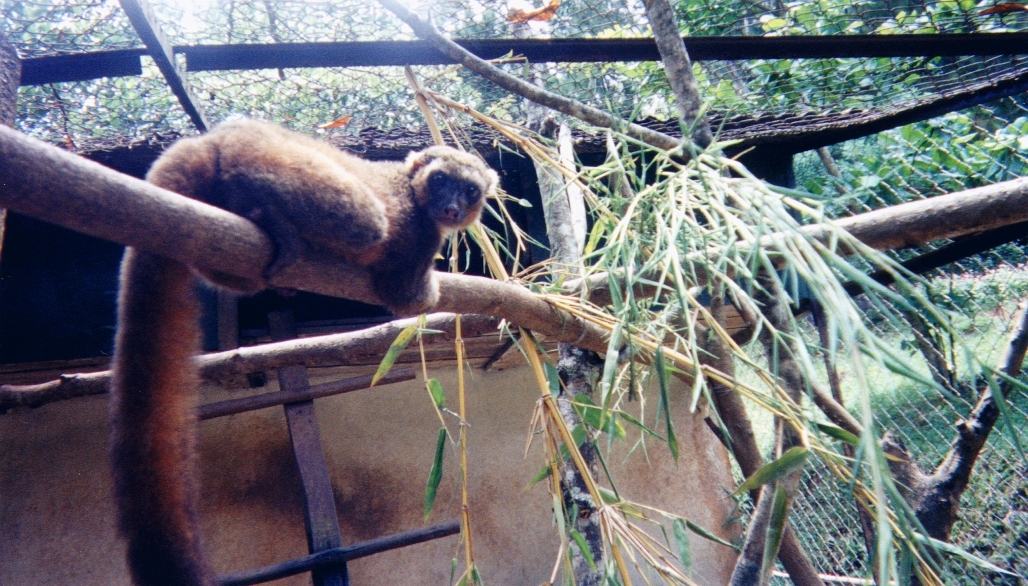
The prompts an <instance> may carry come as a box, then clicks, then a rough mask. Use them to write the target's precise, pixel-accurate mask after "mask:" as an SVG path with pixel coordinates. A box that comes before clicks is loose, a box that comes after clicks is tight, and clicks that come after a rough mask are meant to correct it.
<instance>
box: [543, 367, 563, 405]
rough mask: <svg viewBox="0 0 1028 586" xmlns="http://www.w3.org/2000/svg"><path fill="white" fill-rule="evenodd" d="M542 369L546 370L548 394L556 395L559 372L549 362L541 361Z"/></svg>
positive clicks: (557, 392)
mask: <svg viewBox="0 0 1028 586" xmlns="http://www.w3.org/2000/svg"><path fill="white" fill-rule="evenodd" d="M543 370H545V371H546V382H548V383H549V384H550V394H551V395H553V396H554V397H556V396H557V395H559V394H560V373H559V372H557V367H555V366H553V365H552V364H550V363H549V362H543Z"/></svg>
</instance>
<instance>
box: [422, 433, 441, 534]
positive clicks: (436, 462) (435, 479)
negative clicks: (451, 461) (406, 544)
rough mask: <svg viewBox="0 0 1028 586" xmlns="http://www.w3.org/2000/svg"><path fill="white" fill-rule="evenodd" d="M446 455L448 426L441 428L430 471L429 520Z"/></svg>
mask: <svg viewBox="0 0 1028 586" xmlns="http://www.w3.org/2000/svg"><path fill="white" fill-rule="evenodd" d="M445 455H446V428H445V427H441V428H439V437H438V438H437V439H436V442H435V459H433V461H432V470H430V471H429V473H428V484H427V485H426V486H425V520H426V521H427V520H428V515H429V513H431V512H432V505H434V504H435V495H436V491H438V490H439V482H440V481H442V479H443V456H445Z"/></svg>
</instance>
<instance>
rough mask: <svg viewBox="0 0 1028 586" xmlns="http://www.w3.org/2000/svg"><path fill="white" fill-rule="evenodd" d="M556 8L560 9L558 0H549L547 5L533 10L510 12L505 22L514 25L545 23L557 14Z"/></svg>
mask: <svg viewBox="0 0 1028 586" xmlns="http://www.w3.org/2000/svg"><path fill="white" fill-rule="evenodd" d="M558 8H560V0H550V3H549V4H547V5H546V6H543V7H542V8H536V9H535V10H511V11H510V12H508V13H507V20H508V21H509V22H513V23H515V24H518V23H522V22H528V21H530V20H538V21H547V20H550V19H551V18H553V15H554V14H557V9H558Z"/></svg>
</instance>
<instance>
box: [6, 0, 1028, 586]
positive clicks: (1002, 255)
mask: <svg viewBox="0 0 1028 586" xmlns="http://www.w3.org/2000/svg"><path fill="white" fill-rule="evenodd" d="M153 5H154V8H155V12H156V14H157V16H158V19H159V20H160V22H161V24H162V26H163V27H164V30H165V32H166V33H167V34H168V36H169V38H170V39H171V42H172V43H173V44H175V45H197V44H243V43H300V42H310V43H314V42H325V41H332V42H340V41H376V40H397V39H401V40H403V39H413V36H412V35H411V34H410V32H409V31H407V30H406V28H405V27H404V26H403V25H402V24H401V23H400V22H399V21H398V20H396V19H395V18H393V17H392V16H391V15H389V14H388V13H386V12H384V11H383V10H382V9H381V8H380V7H378V5H377V4H375V3H373V2H370V3H369V2H349V1H343V2H308V1H293V0H274V1H272V0H268V1H265V2H261V3H249V2H247V3H244V2H236V1H235V0H211V1H209V2H195V3H192V4H180V3H177V2H173V1H171V0H162V1H159V2H153ZM541 6H542V4H541V3H536V4H534V5H533V4H532V3H531V2H528V1H525V2H514V1H511V2H482V3H479V4H475V5H473V6H472V5H470V4H468V3H465V2H456V1H451V0H444V1H441V2H434V3H421V4H419V5H415V6H413V8H415V9H416V10H422V11H423V13H428V14H431V15H432V18H433V20H434V22H435V23H436V24H437V26H439V27H440V29H442V30H443V31H444V32H446V33H447V34H449V35H451V36H453V37H455V38H464V39H473V38H509V37H521V38H524V37H529V38H532V37H553V38H631V37H640V36H646V35H648V27H647V25H646V24H645V17H644V11H643V8H642V5H641V2H637V1H629V2H602V1H597V0H563V1H562V2H560V3H559V7H558V9H557V11H556V13H555V14H554V16H553V18H552V19H550V20H548V21H536V22H529V23H520V24H519V23H517V22H515V21H516V20H518V19H517V18H514V17H513V16H512V15H514V14H516V13H517V11H518V10H522V11H525V10H530V9H532V8H538V7H541ZM991 6H992V4H991V3H975V2H954V1H943V2H853V3H841V2H840V3H833V2H796V3H781V2H774V3H772V2H767V3H762V2H745V3H730V6H727V7H726V6H725V5H724V3H718V2H713V1H708V0H689V1H684V2H680V3H678V4H677V8H678V16H679V19H680V22H681V24H682V27H683V34H687V35H696V36H730V35H799V34H820V35H845V34H870V33H882V34H885V33H893V34H895V33H974V32H1011V31H1024V30H1028V11H1024V10H1010V11H999V12H996V11H993V12H990V11H989V8H990V7H991ZM0 9H2V14H3V19H2V20H0V32H2V33H3V34H5V35H7V36H8V37H9V38H10V39H11V40H13V41H14V42H15V43H16V44H17V47H18V50H19V53H20V54H21V56H22V57H23V58H26V59H28V58H38V57H46V56H54V55H66V54H77V53H83V52H91V51H101V50H103V51H110V50H116V49H138V48H140V47H142V43H141V42H140V41H139V38H138V36H137V35H136V33H135V32H134V30H133V29H132V26H131V25H130V23H129V21H128V19H127V18H126V17H125V15H124V13H123V11H122V10H121V7H120V5H119V4H118V2H116V1H109V0H81V1H75V0H60V1H56V2H14V1H12V0H0ZM186 65H188V63H187V64H186ZM504 67H506V68H507V70H508V71H509V72H511V73H514V74H518V75H521V74H523V73H524V72H525V67H526V64H524V63H510V64H506V65H504ZM533 67H535V68H536V69H535V71H536V73H538V74H540V75H541V77H542V78H543V79H544V81H545V83H546V85H547V87H548V88H549V89H551V90H554V91H556V92H558V93H561V94H564V95H568V96H572V97H575V98H576V99H579V100H582V101H585V102H587V103H591V104H593V105H596V106H599V107H602V108H605V109H608V110H611V111H614V112H615V113H617V114H619V115H622V116H626V117H656V118H669V117H671V116H672V112H673V109H672V108H671V106H670V103H671V98H670V96H669V95H668V93H667V90H666V89H665V88H666V87H667V84H666V83H664V81H665V80H664V77H663V75H664V73H663V68H662V67H661V66H660V64H659V63H625V62H616V61H614V62H608V63H563V64H545V65H533ZM417 71H418V74H419V75H420V76H421V77H422V78H423V80H424V82H425V83H426V85H428V86H429V87H432V88H435V89H438V90H440V91H442V92H443V93H445V94H446V95H447V96H449V97H451V98H453V99H457V100H459V101H462V102H464V103H467V104H469V105H471V106H473V107H476V108H478V109H481V110H483V111H485V112H487V113H489V114H491V115H494V116H496V117H498V118H502V119H505V120H510V121H513V122H522V121H524V118H525V113H524V110H523V105H522V100H521V99H520V98H518V97H515V96H512V95H510V94H508V93H506V92H504V91H502V90H499V89H497V88H496V87H494V86H492V85H490V84H488V83H486V82H484V81H482V80H481V79H479V78H478V77H476V76H474V75H472V74H469V73H467V72H465V71H463V70H461V69H459V68H457V67H448V66H426V67H419V68H418V69H417ZM694 71H695V72H696V74H697V77H698V80H699V82H700V85H701V92H702V93H703V95H705V96H708V97H709V98H710V99H711V101H712V105H711V108H712V112H713V114H714V118H715V120H720V121H724V120H729V119H742V120H746V119H752V120H753V121H754V122H753V125H754V126H756V125H759V124H763V122H761V120H762V119H763V118H766V117H768V116H778V117H784V118H782V119H783V120H785V122H784V123H782V124H783V126H782V128H783V130H788V128H790V127H791V128H796V127H797V126H799V125H802V124H804V123H805V120H806V119H808V118H810V117H813V116H824V115H827V114H833V113H834V114H839V115H850V114H854V113H856V114H859V113H861V112H872V111H873V112H877V113H882V112H897V111H903V110H906V109H910V108H912V107H914V106H916V105H919V104H923V103H925V102H927V101H930V100H933V99H936V98H939V97H942V96H952V95H956V94H960V93H961V92H965V93H973V92H975V91H979V90H982V89H983V88H985V89H987V88H988V87H989V86H990V84H995V83H998V82H1001V81H1007V80H1011V79H1018V78H1020V77H1021V76H1025V75H1028V61H1026V59H1025V57H1024V56H1017V55H1002V56H990V57H976V56H956V57H880V58H863V59H859V58H823V59H803V60H786V59H752V60H737V61H717V60H708V61H702V62H698V63H696V64H695V67H694ZM189 81H190V83H191V85H192V86H193V90H194V93H195V95H196V96H197V98H198V100H199V102H200V104H201V105H202V107H203V108H204V110H205V111H206V112H207V114H208V117H209V118H210V119H211V120H212V121H215V122H216V121H220V120H223V119H225V118H227V117H229V116H231V115H247V116H254V117H260V118H266V119H270V120H275V121H278V122H281V123H284V124H286V125H289V126H292V127H294V128H297V129H301V130H305V131H308V132H321V133H324V134H329V135H333V136H336V137H337V138H338V137H342V138H354V137H359V135H360V134H361V133H362V132H364V131H366V130H367V129H376V130H379V131H386V130H391V129H396V130H399V131H409V132H414V131H417V130H419V129H420V128H421V127H422V126H423V121H422V118H421V114H420V112H419V111H418V110H417V108H416V106H415V105H414V103H413V100H411V97H412V91H411V90H410V88H409V87H408V85H407V82H406V81H405V79H404V76H403V71H402V69H401V68H398V67H361V68H345V69H344V68H290V69H281V70H277V69H267V70H233V71H198V72H191V73H190V74H189ZM857 119H859V116H853V117H852V120H857ZM332 121H345V122H340V123H339V124H337V125H336V126H337V127H336V128H332V129H319V126H321V125H324V124H326V123H329V122H332ZM18 124H19V127H20V129H21V130H23V131H25V132H28V133H30V134H33V135H36V136H39V137H41V138H44V139H45V140H48V141H50V142H54V143H57V144H62V145H64V146H66V147H68V148H70V149H72V150H92V149H96V148H100V147H104V146H110V145H113V144H119V145H123V144H129V143H131V142H134V141H138V140H149V139H152V138H153V137H155V136H156V137H160V136H166V135H169V134H171V135H173V134H177V133H191V132H193V131H194V130H193V127H192V125H191V123H190V121H189V118H188V117H187V116H186V115H185V113H184V112H183V110H182V108H181V106H180V105H179V103H178V102H177V100H176V99H175V97H174V96H173V94H172V93H171V91H170V90H169V89H168V86H167V84H166V82H165V80H164V78H163V77H162V76H161V74H160V72H159V71H158V70H157V68H156V67H155V66H153V65H152V64H150V63H149V61H148V60H144V68H143V75H141V76H130V77H117V78H105V79H99V80H91V81H77V82H65V83H52V84H45V85H35V86H25V87H23V88H22V90H21V92H20V94H19V119H18ZM715 126H717V125H715ZM826 162H832V163H834V164H835V166H837V167H838V171H828V170H826ZM1026 166H1028V100H1026V98H1025V96H1024V95H1023V94H1022V95H1019V96H1014V97H1011V98H1005V99H1002V100H999V101H993V102H989V103H987V104H984V105H978V106H974V107H972V108H966V109H962V110H959V111H956V112H952V113H949V114H946V115H944V116H939V117H936V118H932V119H930V120H928V121H925V122H920V123H917V124H911V125H907V126H903V127H900V128H895V129H893V130H889V131H887V132H884V133H880V134H875V135H872V136H869V137H866V138H862V139H857V140H852V141H849V142H845V143H841V144H837V145H833V146H831V147H830V148H827V149H822V150H821V151H819V152H814V151H809V152H805V153H800V154H799V155H798V156H797V158H796V172H797V179H798V183H799V185H800V187H803V188H805V189H807V190H808V191H810V192H811V193H812V194H814V195H815V196H818V197H821V198H823V199H824V200H825V202H826V205H827V206H828V208H829V209H830V210H831V211H833V212H834V213H836V214H838V215H846V214H851V213H859V212H862V211H867V210H870V209H877V208H880V207H884V206H888V205H893V204H896V203H900V202H903V201H909V200H912V199H919V198H925V197H931V196H934V195H939V194H943V193H949V192H953V191H959V190H961V189H966V188H969V187H975V186H979V185H987V184H991V183H995V182H998V181H1003V180H1007V179H1012V178H1015V177H1019V176H1024V175H1025V174H1026V173H1025V170H1026ZM830 168H831V166H829V167H828V169H830ZM833 175H837V176H834V177H833ZM949 244H951V243H948V242H940V243H934V244H933V245H931V246H926V247H923V248H921V249H918V250H908V251H904V252H903V253H902V256H901V259H906V258H910V257H913V256H917V255H921V254H924V253H926V252H930V251H932V250H937V249H939V248H941V247H943V246H946V245H949ZM1026 252H1028V248H1026V247H1025V242H1024V240H1021V241H1015V242H1011V243H1008V244H1005V245H1002V246H999V247H997V248H993V249H992V250H990V251H988V252H985V253H976V254H974V255H973V256H970V257H967V258H964V259H963V260H961V261H959V262H956V263H951V264H947V265H946V266H943V267H940V268H938V269H936V270H934V271H932V272H930V273H927V274H926V275H925V282H924V283H923V285H922V288H923V292H924V294H926V295H928V296H929V297H930V298H932V299H933V300H934V301H935V302H936V303H937V304H938V305H939V306H940V307H942V308H943V309H944V310H945V311H947V312H950V315H951V316H952V317H953V320H952V321H953V323H954V325H955V327H956V328H957V332H956V334H959V337H960V342H961V343H962V344H963V345H965V346H966V347H969V348H970V349H971V350H973V351H974V352H975V353H977V354H978V355H979V356H982V357H986V358H988V359H990V360H991V361H992V362H993V363H995V360H996V358H997V357H998V355H999V353H1000V352H1001V351H1002V349H1003V347H1004V344H1005V343H1006V335H1007V333H1008V332H1009V331H1010V330H1011V328H1012V326H1013V319H1014V309H1015V305H1016V304H1017V302H1018V301H1020V300H1024V299H1026V298H1028V264H1026V263H1028V254H1026ZM867 310H868V313H869V315H870V316H871V319H873V314H874V311H875V308H873V307H869V308H867ZM921 323H923V324H924V332H923V333H924V336H925V337H926V338H927V339H929V340H931V341H933V343H934V344H933V345H934V346H935V347H936V349H938V350H939V351H940V355H941V356H926V354H925V350H924V347H923V344H922V345H919V344H918V341H917V340H914V339H910V340H903V341H902V342H903V345H904V347H905V348H907V349H908V350H909V354H910V357H911V362H912V363H916V364H919V365H922V368H923V369H924V370H925V372H926V373H929V375H930V376H933V377H935V378H936V379H937V380H941V381H942V382H944V383H946V384H948V385H949V386H950V387H952V389H951V392H950V393H949V394H946V395H941V394H939V393H938V392H937V391H934V390H931V389H929V388H928V387H924V388H919V387H917V386H916V385H914V384H913V383H911V382H910V381H909V380H899V379H897V378H894V377H890V376H889V375H888V373H884V372H883V373H877V374H875V377H876V378H874V379H873V381H872V382H873V384H872V387H873V388H874V390H875V394H874V396H873V398H872V400H873V405H874V407H875V409H876V414H877V418H878V419H877V422H878V424H879V426H880V429H881V430H889V431H892V432H894V433H895V434H896V435H897V436H898V437H899V438H900V439H902V441H903V442H904V443H905V444H906V446H907V447H908V448H909V449H910V450H911V452H912V453H913V454H914V456H915V457H916V459H917V461H918V463H919V464H920V465H921V466H922V467H923V468H924V469H925V470H930V469H931V468H933V467H934V466H935V465H936V464H938V462H939V461H940V459H941V458H942V457H943V455H945V453H946V451H947V450H948V448H949V444H950V442H951V441H952V438H953V435H954V427H953V423H954V422H955V421H956V420H957V419H959V418H960V417H964V416H966V415H967V413H968V412H969V410H970V409H971V407H972V406H973V404H974V401H975V394H974V393H975V388H974V387H975V384H974V381H973V380H971V379H970V378H969V377H970V375H969V373H968V372H966V370H967V369H966V368H965V365H966V359H965V357H964V356H963V355H962V353H961V352H962V350H961V348H962V346H961V344H958V343H956V342H957V341H956V340H954V339H952V336H954V335H955V334H954V332H947V331H943V330H942V329H939V328H935V327H934V326H933V324H932V322H931V319H930V316H923V320H922V322H921ZM879 326H880V328H881V333H882V335H884V336H887V337H888V336H893V337H896V336H900V335H901V334H900V333H899V332H898V331H895V330H893V329H890V325H889V323H887V322H883V323H880V324H879ZM931 369H934V371H932V370H931ZM842 374H843V376H844V377H845V376H846V373H842ZM1007 406H1008V409H1007V411H1006V413H1005V417H1004V418H1003V419H1001V422H1000V424H999V425H998V426H997V428H996V429H995V430H994V432H993V434H992V437H991V438H990V442H989V445H988V447H987V448H986V450H985V452H983V454H982V455H981V457H980V459H979V461H978V464H977V467H976V470H975V473H974V475H973V476H972V481H971V485H970V487H969V488H968V490H967V492H966V493H965V495H964V497H963V500H962V505H963V512H962V515H961V520H960V521H959V522H958V524H957V526H956V528H955V529H954V536H955V543H956V544H957V545H959V546H961V547H964V548H966V549H967V550H968V551H970V552H972V553H974V554H976V555H979V556H981V557H983V558H985V559H988V560H990V561H992V562H993V563H995V564H997V565H998V566H1000V567H1002V568H1006V569H1009V570H1015V571H1019V572H1021V573H1022V574H1023V573H1028V562H1026V560H1028V460H1026V458H1025V455H1024V454H1025V451H1024V450H1025V449H1026V448H1028V445H1026V444H1028V441H1025V440H1020V443H1018V442H1019V440H1018V434H1019V433H1020V431H1021V430H1022V429H1023V428H1024V427H1025V425H1026V419H1028V397H1025V396H1015V397H1012V398H1011V400H1010V401H1009V402H1008V403H1007ZM791 518H792V522H793V524H794V527H795V528H796V531H797V533H798V535H799V537H800V539H801V541H802V542H803V544H804V546H805V547H806V548H807V550H808V552H809V553H810V554H811V558H812V559H813V560H814V562H815V564H816V565H817V567H818V568H819V570H820V571H822V572H824V573H825V574H828V575H832V576H843V577H854V576H866V575H868V573H869V572H870V568H869V567H868V565H867V563H866V560H867V559H869V558H868V554H867V551H866V549H865V544H864V535H863V532H862V531H861V529H860V522H859V519H858V515H857V510H856V505H855V504H854V502H853V499H852V497H851V496H850V495H848V494H847V489H846V487H844V486H839V485H838V483H837V482H836V481H835V480H834V479H833V478H831V477H830V475H829V474H827V473H826V472H825V471H824V470H822V469H820V468H817V467H813V468H811V469H810V470H809V471H808V472H807V474H806V476H805V480H804V483H803V486H802V497H801V498H800V499H799V500H798V501H797V503H796V505H795V509H794V512H793V514H792V517H791ZM1003 580H1008V578H1004V577H1001V576H999V575H996V574H993V573H990V572H987V571H985V570H980V569H978V568H976V567H973V566H969V565H962V566H961V567H960V568H956V567H954V568H952V569H951V571H950V572H949V573H948V575H947V579H946V583H947V584H986V583H989V584H992V583H1005V582H1003ZM1011 583H1012V582H1011Z"/></svg>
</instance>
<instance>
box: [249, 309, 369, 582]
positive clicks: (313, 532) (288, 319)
mask: <svg viewBox="0 0 1028 586" xmlns="http://www.w3.org/2000/svg"><path fill="white" fill-rule="evenodd" d="M268 326H269V327H270V329H271V339H272V340H274V341H276V342H279V341H282V340H291V339H293V338H295V337H296V323H295V322H294V321H293V312H292V311H291V310H282V311H275V312H272V313H269V314H268ZM278 385H279V388H280V389H281V390H282V391H283V392H286V393H302V392H304V391H306V390H308V389H309V388H310V383H309V381H308V380H307V368H306V367H304V366H287V367H285V368H280V369H279V371H278ZM284 408H285V412H286V424H287V425H288V426H289V438H290V439H291V440H292V443H293V455H294V456H295V457H296V465H297V468H299V470H300V480H301V482H302V483H303V497H304V525H305V527H306V529H307V546H308V549H309V550H310V552H311V553H317V552H319V551H323V550H326V549H333V548H337V547H342V545H343V538H342V534H341V533H340V531H339V517H338V515H337V514H336V503H335V497H334V495H333V494H332V479H331V478H330V477H329V474H328V464H327V463H326V462H325V452H324V451H323V450H322V448H321V432H320V431H319V429H318V419H317V414H316V413H315V412H314V401H303V402H300V403H290V404H287V405H285V407H284ZM311 579H312V580H313V582H314V586H348V585H349V583H350V579H349V575H348V574H347V571H346V564H345V563H342V564H340V565H338V566H334V567H332V568H322V569H318V570H315V571H313V572H312V573H311Z"/></svg>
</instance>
